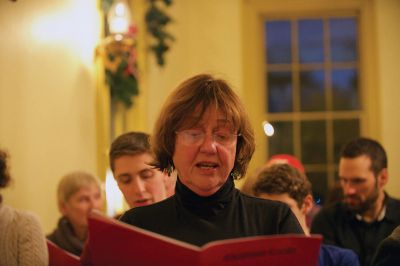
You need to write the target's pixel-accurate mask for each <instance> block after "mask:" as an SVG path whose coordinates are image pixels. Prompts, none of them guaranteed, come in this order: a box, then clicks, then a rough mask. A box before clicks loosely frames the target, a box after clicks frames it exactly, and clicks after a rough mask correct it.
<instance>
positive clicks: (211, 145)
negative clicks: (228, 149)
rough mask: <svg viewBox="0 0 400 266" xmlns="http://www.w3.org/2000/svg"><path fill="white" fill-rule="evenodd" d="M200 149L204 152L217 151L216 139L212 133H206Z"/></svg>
mask: <svg viewBox="0 0 400 266" xmlns="http://www.w3.org/2000/svg"><path fill="white" fill-rule="evenodd" d="M200 150H201V151H203V152H212V153H213V152H215V151H216V141H215V140H214V136H213V135H212V134H205V135H204V140H203V142H202V144H201V146H200Z"/></svg>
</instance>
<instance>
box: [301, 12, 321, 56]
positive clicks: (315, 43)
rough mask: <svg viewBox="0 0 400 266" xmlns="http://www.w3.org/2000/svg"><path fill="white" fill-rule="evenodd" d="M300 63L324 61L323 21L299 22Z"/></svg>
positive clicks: (308, 20)
mask: <svg viewBox="0 0 400 266" xmlns="http://www.w3.org/2000/svg"><path fill="white" fill-rule="evenodd" d="M298 36H299V55H300V63H310V62H313V63H321V62H323V61H324V42H323V36H324V34H323V24H322V20H321V19H304V20H300V21H299V34H298Z"/></svg>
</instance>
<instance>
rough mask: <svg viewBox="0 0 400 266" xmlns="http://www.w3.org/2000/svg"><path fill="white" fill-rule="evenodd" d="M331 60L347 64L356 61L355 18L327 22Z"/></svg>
mask: <svg viewBox="0 0 400 266" xmlns="http://www.w3.org/2000/svg"><path fill="white" fill-rule="evenodd" d="M329 31H330V37H331V39H330V44H331V60H332V61H333V62H349V61H355V60H357V41H356V40H357V22H356V19H355V18H335V19H330V20H329Z"/></svg>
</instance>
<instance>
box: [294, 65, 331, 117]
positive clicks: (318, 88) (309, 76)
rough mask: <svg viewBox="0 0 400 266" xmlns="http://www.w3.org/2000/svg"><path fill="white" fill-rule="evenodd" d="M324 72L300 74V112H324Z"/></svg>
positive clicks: (303, 72)
mask: <svg viewBox="0 0 400 266" xmlns="http://www.w3.org/2000/svg"><path fill="white" fill-rule="evenodd" d="M324 79H325V75H324V71H323V70H317V71H301V72H300V97H301V111H325V109H326V105H325V90H324Z"/></svg>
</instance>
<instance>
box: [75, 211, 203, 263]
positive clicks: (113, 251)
mask: <svg viewBox="0 0 400 266" xmlns="http://www.w3.org/2000/svg"><path fill="white" fill-rule="evenodd" d="M85 249H89V250H85V251H84V253H85V256H86V257H85V258H83V259H82V260H83V262H84V264H85V265H190V266H195V265H196V261H199V254H200V253H199V251H200V248H199V247H197V246H194V245H191V244H188V243H185V242H181V241H178V240H175V239H172V238H169V237H165V236H162V235H159V234H156V233H153V232H149V231H147V230H143V229H141V228H138V227H134V226H131V225H128V224H125V223H122V222H119V221H117V220H115V219H110V218H107V217H104V216H103V215H101V214H99V213H96V212H93V213H92V214H91V215H90V217H89V239H88V243H87V245H86V247H85ZM88 253H90V254H88ZM87 256H89V257H90V259H89V258H87Z"/></svg>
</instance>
